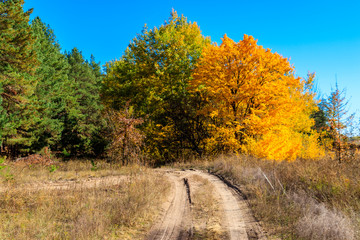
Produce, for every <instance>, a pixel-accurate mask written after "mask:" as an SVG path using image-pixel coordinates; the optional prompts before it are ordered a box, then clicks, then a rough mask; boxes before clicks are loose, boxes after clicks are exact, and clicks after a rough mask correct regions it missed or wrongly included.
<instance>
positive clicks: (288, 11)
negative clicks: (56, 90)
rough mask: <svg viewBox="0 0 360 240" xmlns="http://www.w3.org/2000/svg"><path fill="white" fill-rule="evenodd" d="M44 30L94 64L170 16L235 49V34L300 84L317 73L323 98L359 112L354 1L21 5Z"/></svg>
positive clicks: (358, 7)
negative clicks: (290, 68) (276, 59)
mask: <svg viewBox="0 0 360 240" xmlns="http://www.w3.org/2000/svg"><path fill="white" fill-rule="evenodd" d="M24 8H25V9H29V8H34V13H33V14H32V18H34V17H35V16H39V17H40V18H41V19H42V20H43V21H44V22H46V23H47V24H49V25H50V27H51V28H52V29H54V31H55V35H56V36H57V39H58V41H59V43H60V45H61V46H62V48H63V50H71V49H72V48H73V47H77V48H78V49H80V50H81V51H82V52H83V54H84V55H85V57H87V58H89V57H90V54H94V56H95V58H96V59H97V60H98V61H101V63H102V64H104V63H105V62H107V61H111V60H114V59H119V58H120V57H121V55H122V54H123V52H124V50H125V48H126V47H127V45H128V44H129V42H130V40H131V39H133V38H134V37H135V36H136V34H137V33H140V32H141V30H142V28H143V26H144V24H145V23H146V24H147V25H148V26H149V27H150V28H152V27H154V26H159V25H161V24H162V23H164V21H165V20H167V19H168V18H169V16H170V12H171V9H172V8H174V9H175V10H176V11H177V12H178V13H179V14H184V15H185V16H186V17H188V19H189V20H190V21H192V22H194V21H195V22H197V23H198V25H199V26H200V28H201V30H202V33H203V34H204V35H205V36H210V37H211V39H212V41H215V42H218V43H221V37H222V36H223V35H224V34H225V33H226V34H227V35H228V37H230V38H232V39H233V40H235V41H237V42H238V41H240V40H241V39H242V38H243V34H248V35H252V36H254V37H255V38H256V39H258V40H259V42H258V43H259V44H260V45H263V46H264V47H265V48H270V49H272V50H273V51H274V52H278V53H280V54H281V55H283V56H284V57H288V58H291V60H290V62H291V63H292V64H293V65H294V67H295V69H296V74H297V75H298V76H300V77H306V75H307V72H308V71H311V72H314V71H315V72H316V73H317V83H318V88H319V90H320V91H321V93H322V94H323V95H325V96H326V95H327V94H329V92H330V90H331V87H335V78H336V76H337V81H338V85H339V87H340V88H345V89H346V91H347V97H348V98H351V99H350V103H349V104H350V111H352V112H354V111H356V110H358V109H360V1H359V0H352V1H348V0H342V1H322V0H312V1H310V0H303V1H289V0H287V1H275V0H274V1H250V0H246V1H245V0H237V1H236V0H233V1H228V0H223V1H211V0H210V1H198V0H193V1H188V0H181V1H180V0H161V1H149V0H147V1H143V0H134V1H120V0H102V1H98V0H97V1H95V0H51V1H50V0H27V1H26V3H25V6H24Z"/></svg>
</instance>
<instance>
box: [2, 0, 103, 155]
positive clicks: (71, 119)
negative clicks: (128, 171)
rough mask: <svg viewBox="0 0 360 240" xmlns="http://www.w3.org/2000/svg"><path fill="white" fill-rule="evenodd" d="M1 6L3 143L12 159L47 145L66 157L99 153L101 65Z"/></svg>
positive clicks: (12, 6) (9, 4)
mask: <svg viewBox="0 0 360 240" xmlns="http://www.w3.org/2000/svg"><path fill="white" fill-rule="evenodd" d="M23 3H24V2H23V1H22V0H20V1H17V0H14V1H12V0H5V1H1V2H0V16H1V17H0V59H1V61H0V79H1V81H0V92H1V98H0V101H1V106H0V113H1V115H0V116H1V117H0V126H1V127H0V137H1V138H0V143H1V152H2V154H5V155H7V156H8V157H11V158H16V157H17V156H19V155H27V154H31V153H34V152H37V151H40V150H41V149H43V148H44V147H48V148H50V149H51V150H52V151H54V152H62V153H63V154H65V155H88V154H89V155H91V154H96V153H98V152H101V151H102V149H103V148H104V143H103V141H104V139H103V137H102V136H101V131H102V130H103V129H102V128H103V126H104V124H103V122H102V121H103V120H102V118H101V111H102V108H103V107H102V104H101V101H100V90H101V79H102V77H103V76H102V73H101V67H100V66H99V63H97V62H96V61H95V59H94V57H93V56H92V57H91V59H90V60H85V59H84V57H83V55H82V53H81V51H79V50H78V49H76V48H74V49H72V50H71V51H69V52H65V53H62V52H61V47H60V45H59V43H58V42H57V40H56V36H55V34H54V32H53V30H52V29H51V28H50V27H49V26H47V25H46V24H45V23H44V22H42V21H41V19H40V18H39V17H36V18H35V19H33V20H32V21H31V23H30V22H29V17H30V14H31V12H32V10H29V11H24V10H23Z"/></svg>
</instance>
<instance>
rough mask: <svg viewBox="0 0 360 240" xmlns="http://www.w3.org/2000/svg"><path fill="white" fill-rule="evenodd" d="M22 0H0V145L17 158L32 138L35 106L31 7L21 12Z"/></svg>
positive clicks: (34, 64) (34, 61)
mask: <svg viewBox="0 0 360 240" xmlns="http://www.w3.org/2000/svg"><path fill="white" fill-rule="evenodd" d="M23 4H24V1H23V0H2V1H0V59H1V61H0V82H1V88H2V89H1V97H2V103H1V106H2V110H1V109H0V110H1V117H0V119H2V120H1V121H2V124H3V128H2V139H1V141H2V144H3V149H5V150H6V152H7V154H8V155H9V156H10V157H16V156H17V155H18V154H19V153H20V152H21V150H23V149H27V148H28V147H29V146H30V145H31V143H32V142H33V141H34V140H35V139H34V138H33V136H32V135H31V133H30V129H31V127H32V126H33V125H34V124H35V121H34V117H33V116H34V115H35V114H34V113H35V111H36V109H35V108H34V107H33V106H32V104H31V103H30V100H29V96H31V94H32V92H33V90H34V87H33V86H34V85H36V81H35V79H34V77H33V75H34V72H35V69H36V65H37V60H36V56H35V51H34V49H33V44H34V38H33V36H32V34H31V28H30V26H29V16H30V14H31V12H32V10H29V11H26V12H24V10H23Z"/></svg>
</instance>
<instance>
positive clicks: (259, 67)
mask: <svg viewBox="0 0 360 240" xmlns="http://www.w3.org/2000/svg"><path fill="white" fill-rule="evenodd" d="M22 6H23V1H2V2H1V19H0V21H1V29H0V38H1V46H0V53H1V68H0V77H1V82H0V84H1V88H0V91H1V98H0V101H1V108H0V112H1V117H0V125H1V128H0V143H1V155H3V156H6V157H7V158H9V159H16V158H18V157H22V156H27V155H30V154H34V153H38V152H43V151H44V149H46V151H48V152H49V151H50V152H51V153H53V154H55V155H56V156H59V157H63V158H66V157H109V158H111V159H112V160H114V161H119V162H121V163H123V164H127V163H128V162H130V161H138V162H139V161H140V162H143V163H148V164H150V165H152V164H163V163H169V162H174V161H177V159H185V158H189V157H190V156H192V157H203V156H209V155H217V154H220V153H244V154H250V155H253V156H257V157H260V158H267V159H273V160H279V161H282V160H288V161H292V160H295V159H296V158H304V159H317V158H320V157H322V156H324V154H325V151H326V150H335V152H337V153H338V154H337V156H338V159H339V161H341V153H342V152H343V149H344V148H346V147H345V146H344V145H345V143H346V140H347V136H346V135H344V134H343V132H344V131H343V129H344V128H345V127H346V122H345V120H344V114H345V111H346V109H345V107H346V104H345V101H346V99H345V98H344V97H343V95H342V92H341V91H340V90H339V89H338V88H336V89H335V90H334V91H333V93H331V95H329V97H328V98H326V99H322V100H321V101H320V100H318V97H317V96H316V91H314V90H313V85H314V81H315V73H309V74H308V78H307V79H302V78H300V77H297V76H295V75H294V70H295V69H294V66H292V65H291V64H290V62H289V60H288V59H287V58H284V57H282V56H281V55H280V54H278V53H273V52H271V50H270V49H266V48H264V47H262V46H259V45H257V40H256V39H254V38H253V37H252V36H247V35H244V39H243V40H241V41H239V42H234V41H233V40H232V39H230V38H229V37H228V36H226V35H224V37H223V39H222V43H221V44H220V45H218V44H216V43H212V42H211V39H210V38H209V37H204V36H203V35H202V34H201V31H200V28H199V27H198V26H197V24H196V22H193V23H192V22H190V21H188V20H187V18H186V17H184V16H179V15H178V14H177V13H176V12H175V11H173V12H172V13H171V16H170V18H169V20H168V21H166V22H165V23H164V24H163V25H161V26H159V27H155V28H154V29H148V28H147V27H145V28H144V29H143V30H142V31H141V33H140V34H138V35H137V36H136V37H135V38H134V39H133V40H132V41H131V43H130V44H129V46H128V48H127V49H126V51H125V52H124V54H123V56H121V58H120V59H119V60H116V61H115V60H114V61H111V62H108V63H106V65H105V66H104V68H102V66H100V63H97V62H96V60H95V57H94V56H91V57H90V59H86V58H85V57H84V56H83V55H82V52H81V50H79V49H76V48H74V49H72V50H70V51H62V49H61V46H60V44H59V43H58V41H57V39H56V36H55V33H54V30H53V29H51V28H50V26H49V25H47V24H46V23H44V22H43V21H42V20H41V19H40V18H39V17H36V18H34V19H33V20H32V21H30V20H29V18H30V14H31V12H32V10H28V11H24V9H23V7H22ZM135 159H136V160H135Z"/></svg>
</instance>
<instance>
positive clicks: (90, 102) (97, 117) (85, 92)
mask: <svg viewBox="0 0 360 240" xmlns="http://www.w3.org/2000/svg"><path fill="white" fill-rule="evenodd" d="M66 58H67V60H68V63H69V65H70V69H69V75H68V77H69V80H70V86H71V88H72V91H73V92H72V94H73V96H74V97H75V99H76V102H75V103H74V105H72V106H68V108H67V111H66V115H65V117H64V131H63V133H62V137H61V144H62V147H63V148H64V149H66V151H68V152H69V151H70V152H71V153H72V154H77V155H79V154H80V155H82V154H92V153H93V152H94V149H93V145H94V137H95V136H96V135H97V134H98V132H99V131H100V130H101V129H102V126H103V124H102V118H101V110H102V105H101V102H100V81H101V74H100V73H99V72H96V71H95V70H94V68H93V67H92V66H91V64H89V63H88V62H87V61H85V60H84V58H83V56H82V53H81V52H80V51H79V50H78V49H76V48H74V49H73V50H72V51H71V52H69V53H67V54H66ZM94 63H95V61H94ZM94 66H95V65H94Z"/></svg>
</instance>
